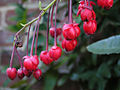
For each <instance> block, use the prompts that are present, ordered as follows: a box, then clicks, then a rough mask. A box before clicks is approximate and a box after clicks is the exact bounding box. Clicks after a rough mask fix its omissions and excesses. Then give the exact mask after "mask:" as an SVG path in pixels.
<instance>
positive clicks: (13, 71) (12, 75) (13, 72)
mask: <svg viewBox="0 0 120 90" xmlns="http://www.w3.org/2000/svg"><path fill="white" fill-rule="evenodd" d="M6 73H7V75H8V77H9V78H10V79H11V80H14V79H15V78H16V74H17V70H16V69H15V68H8V69H7V71H6Z"/></svg>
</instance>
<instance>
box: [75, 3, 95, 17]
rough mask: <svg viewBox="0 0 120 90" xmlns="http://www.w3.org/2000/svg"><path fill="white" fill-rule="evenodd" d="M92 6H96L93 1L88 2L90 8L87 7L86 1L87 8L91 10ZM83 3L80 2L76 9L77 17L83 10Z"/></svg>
mask: <svg viewBox="0 0 120 90" xmlns="http://www.w3.org/2000/svg"><path fill="white" fill-rule="evenodd" d="M92 5H96V4H95V3H94V2H93V1H90V6H88V1H87V6H88V7H91V8H92ZM85 8H86V7H85V2H84V1H80V4H79V7H78V12H77V16H78V15H80V14H81V11H82V10H83V9H85Z"/></svg>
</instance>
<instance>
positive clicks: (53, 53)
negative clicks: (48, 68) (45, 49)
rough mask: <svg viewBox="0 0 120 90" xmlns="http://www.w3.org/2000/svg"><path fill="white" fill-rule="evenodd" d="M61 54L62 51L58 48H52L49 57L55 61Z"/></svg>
mask: <svg viewBox="0 0 120 90" xmlns="http://www.w3.org/2000/svg"><path fill="white" fill-rule="evenodd" d="M61 54H62V50H61V48H60V47H58V46H53V47H52V48H51V49H50V51H49V56H50V57H51V58H52V59H53V60H55V61H56V60H58V59H59V58H60V57H61Z"/></svg>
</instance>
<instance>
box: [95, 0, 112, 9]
mask: <svg viewBox="0 0 120 90" xmlns="http://www.w3.org/2000/svg"><path fill="white" fill-rule="evenodd" d="M97 4H98V6H101V7H102V8H106V9H110V8H111V7H112V6H113V0H97Z"/></svg>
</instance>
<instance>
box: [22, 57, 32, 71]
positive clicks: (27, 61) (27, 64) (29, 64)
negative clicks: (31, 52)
mask: <svg viewBox="0 0 120 90" xmlns="http://www.w3.org/2000/svg"><path fill="white" fill-rule="evenodd" d="M23 64H24V67H25V68H26V69H28V70H31V71H32V70H33V66H34V65H33V63H32V60H31V59H30V58H29V59H25V60H24V63H23Z"/></svg>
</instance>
